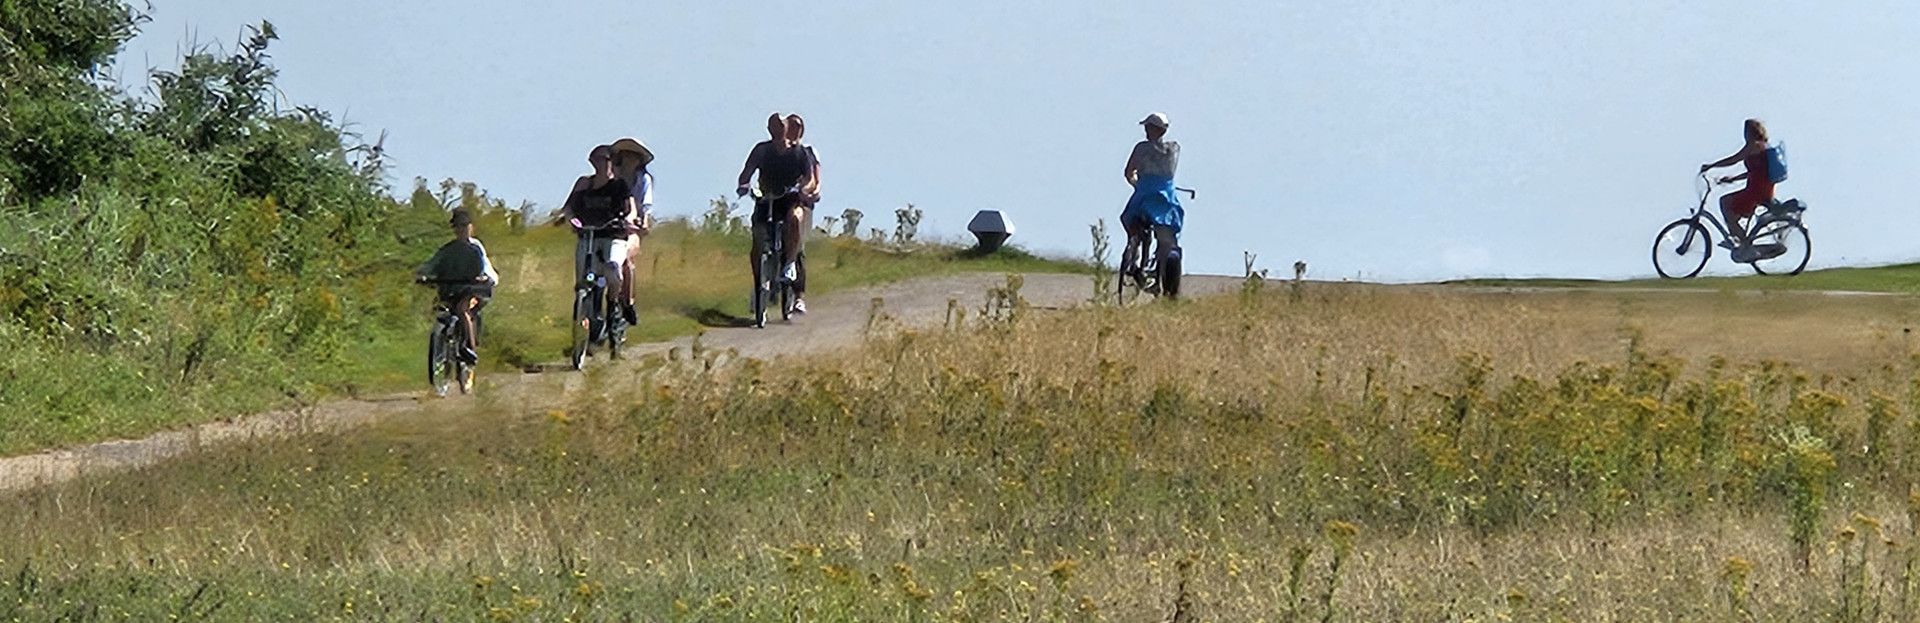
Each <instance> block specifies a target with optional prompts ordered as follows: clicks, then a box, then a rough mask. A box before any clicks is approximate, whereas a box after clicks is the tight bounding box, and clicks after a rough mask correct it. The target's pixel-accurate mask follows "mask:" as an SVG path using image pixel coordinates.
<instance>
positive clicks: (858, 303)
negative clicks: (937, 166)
mask: <svg viewBox="0 0 1920 623" xmlns="http://www.w3.org/2000/svg"><path fill="white" fill-rule="evenodd" d="M1023 279H1024V282H1025V283H1024V285H1023V286H1022V287H1021V290H1020V294H1021V296H1022V297H1023V298H1025V299H1026V300H1027V301H1028V303H1029V304H1030V305H1033V306H1035V307H1040V308H1053V309H1059V308H1068V307H1074V306H1078V305H1082V304H1084V303H1086V302H1087V299H1089V298H1090V297H1091V296H1092V294H1093V284H1092V281H1091V280H1090V278H1089V277H1087V276H1085V275H1056V274H1038V275H1026V276H1024V278H1023ZM1239 282H1240V281H1239V280H1238V279H1233V278H1224V277H1199V276H1196V277H1189V278H1188V280H1187V285H1185V289H1186V290H1187V291H1188V292H1191V293H1192V294H1193V295H1196V296H1204V295H1208V294H1214V293H1218V292H1222V291H1227V290H1230V289H1232V288H1234V287H1237V285H1238V284H1239ZM1005 284H1006V276H1005V275H1002V274H971V275H955V276H949V277H933V278H925V279H916V280H909V281H905V282H901V283H896V284H890V285H884V286H876V287H872V288H863V289H859V290H853V291H848V292H841V293H833V294H828V295H823V296H821V297H819V298H817V299H815V300H813V301H810V303H811V307H812V308H813V312H812V313H810V314H808V315H806V316H803V317H801V318H799V319H797V320H796V321H795V322H794V323H793V324H791V325H786V324H775V325H770V326H768V327H767V328H766V329H764V330H759V329H748V328H716V329H710V330H708V331H707V333H706V334H705V335H702V336H700V338H699V339H700V342H701V344H702V345H703V346H704V347H706V348H715V349H722V350H730V351H732V352H735V353H738V355H739V356H743V357H752V358H760V359H768V358H774V357H781V356H802V355H807V354H814V353H820V352H825V351H832V350H836V349H841V348H847V347H851V346H853V345H856V344H859V343H860V340H861V338H862V336H863V335H864V334H865V332H866V328H867V323H868V321H869V318H870V317H871V316H872V312H873V310H875V309H876V308H875V305H878V311H880V312H882V313H884V314H886V315H887V316H889V317H891V318H893V319H894V320H895V321H898V322H900V323H902V324H904V325H907V326H918V327H924V326H937V325H939V324H940V323H942V322H944V321H945V319H946V316H947V314H948V307H949V301H952V302H953V303H952V304H953V305H958V306H960V307H962V308H965V309H966V310H967V315H968V316H969V317H972V316H974V315H976V314H977V313H978V311H979V309H980V308H981V306H982V305H983V304H984V303H985V302H986V300H987V292H988V290H990V289H992V288H995V287H999V286H1003V285H1005ZM876 301H878V302H877V303H876ZM693 340H694V338H693V337H686V338H681V339H677V340H672V341H667V342H657V343H649V344H631V345H628V348H627V352H628V353H631V356H630V357H629V359H638V358H640V357H641V356H644V355H647V354H655V353H664V352H668V351H670V350H672V349H675V348H688V347H690V346H691V345H692V344H693ZM588 365H589V366H590V367H591V366H597V365H605V360H590V361H589V362H588ZM581 383H582V377H581V375H580V374H578V373H574V372H573V371H571V370H566V369H565V367H564V366H560V365H554V366H548V367H547V368H546V371H545V372H542V373H531V374H517V373H507V374H498V375H491V376H488V377H487V378H485V379H482V381H481V383H480V384H481V385H482V388H481V389H482V392H483V394H484V396H485V399H487V400H493V401H500V402H503V403H505V404H516V403H517V404H520V405H522V406H525V407H529V408H536V407H538V406H540V405H542V404H550V403H552V402H553V399H554V398H555V397H556V396H559V395H562V394H564V392H566V391H569V390H571V389H577V388H578V387H579V386H580V385H581ZM472 400H473V399H471V398H452V399H436V398H432V397H431V396H430V395H429V394H427V393H426V392H424V391H422V392H414V393H408V394H399V395H394V396H389V397H384V398H377V399H357V400H355V399H347V400H334V401H328V402H323V403H320V404H317V405H313V406H309V407H306V408H302V409H292V410H284V411H275V412H270V413H263V414H258V415H252V416H247V417H241V418H236V419H233V420H229V421H222V422H212V423H208V424H202V425H199V426H194V427H191V428H187V429H183V430H177V431H168V432H163V433H158V434H154V435H150V436H147V437H143V438H140V439H130V440H119V441H107V442H101V443H95V444H89V445H84V446H79V447H74V448H67V449H61V450H50V451H45V452H39V453H35V454H27V455H22V456H15V457H8V458H0V492H7V491H19V490H23V489H28V488H33V487H38V486H42V485H47V484H52V483H58V482H64V481H67V480H71V479H73V478H76V477H79V476H81V475H84V474H90V473H96V472H106V471H116V470H124V469H133V468H138V467H142V466H146V465H152V464H155V463H158V462H161V461H165V460H167V459H169V458H173V457H176V456H180V455H183V454H186V453H189V452H193V451H195V450H197V449H200V448H203V447H207V446H210V445H214V444H223V443H233V442H240V441H247V440H252V439H259V438H280V437H288V436H292V435H298V434H305V433H314V432H328V431H341V430H347V429H351V428H355V427H360V426H365V425H367V424H370V423H373V422H375V421H378V420H381V419H383V418H388V417H393V416H396V415H402V414H408V413H420V412H423V411H425V410H458V409H464V408H470V407H471V406H472V404H473V402H472Z"/></svg>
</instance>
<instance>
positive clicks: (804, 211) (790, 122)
mask: <svg viewBox="0 0 1920 623" xmlns="http://www.w3.org/2000/svg"><path fill="white" fill-rule="evenodd" d="M806 136H807V120H805V119H802V118H800V115H798V114H792V115H787V138H788V139H789V140H791V141H793V144H794V145H796V146H798V147H799V148H800V149H803V150H806V152H807V172H808V174H809V175H810V177H809V178H808V181H807V186H806V187H805V188H802V189H800V203H801V205H800V206H799V207H797V208H795V213H796V214H801V215H802V216H801V217H800V220H798V221H795V222H796V223H798V226H796V227H792V228H789V229H788V232H787V233H788V237H789V238H792V239H795V240H796V241H794V242H789V243H787V246H788V247H791V248H794V249H798V253H796V254H795V256H794V257H795V258H797V259H795V260H794V266H795V270H794V272H795V274H796V276H797V278H796V279H794V280H793V313H796V314H804V313H807V301H806V298H805V296H806V293H807V245H806V239H805V236H806V234H807V232H808V231H810V230H812V229H813V212H814V206H815V205H818V204H819V203H820V157H819V156H818V155H815V154H814V152H813V146H812V145H808V144H806V143H803V142H800V139H802V138H805V137H806Z"/></svg>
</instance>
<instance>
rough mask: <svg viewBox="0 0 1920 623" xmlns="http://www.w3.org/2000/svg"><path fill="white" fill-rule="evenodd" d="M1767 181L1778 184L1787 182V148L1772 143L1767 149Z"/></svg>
mask: <svg viewBox="0 0 1920 623" xmlns="http://www.w3.org/2000/svg"><path fill="white" fill-rule="evenodd" d="M1767 179H1769V180H1772V181H1773V183H1775V184H1778V183H1781V182H1784V181H1787V146H1786V145H1784V144H1781V143H1774V144H1773V146H1771V147H1768V148H1767Z"/></svg>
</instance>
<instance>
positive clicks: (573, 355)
mask: <svg viewBox="0 0 1920 623" xmlns="http://www.w3.org/2000/svg"><path fill="white" fill-rule="evenodd" d="M589 307H590V305H588V303H587V295H586V291H585V290H575V291H574V295H573V349H572V352H569V353H567V358H568V361H569V363H572V364H573V369H575V370H579V369H581V368H584V367H586V365H587V349H588V348H591V347H592V346H593V345H592V344H591V343H590V342H591V341H592V340H593V331H591V329H592V328H593V327H592V322H593V310H592V309H589Z"/></svg>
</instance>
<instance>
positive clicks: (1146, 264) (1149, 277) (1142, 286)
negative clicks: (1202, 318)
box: [1115, 188, 1198, 305]
mask: <svg viewBox="0 0 1920 623" xmlns="http://www.w3.org/2000/svg"><path fill="white" fill-rule="evenodd" d="M1174 190H1175V191H1178V192H1183V193H1186V194H1187V199H1189V200H1191V199H1193V198H1195V197H1197V196H1198V193H1195V192H1194V191H1193V189H1191V188H1174ZM1165 229H1166V227H1165V226H1162V225H1153V226H1150V227H1148V228H1147V229H1146V231H1143V232H1141V233H1140V235H1138V236H1129V237H1128V239H1127V246H1129V247H1133V248H1137V249H1139V252H1138V253H1137V254H1135V255H1134V256H1133V257H1135V258H1138V261H1139V262H1140V265H1139V266H1137V267H1136V266H1131V265H1129V263H1128V260H1127V256H1126V255H1125V254H1122V256H1121V260H1120V276H1119V279H1120V285H1119V287H1118V288H1116V289H1115V290H1116V292H1115V294H1116V296H1117V298H1118V301H1119V303H1120V304H1122V305H1125V304H1128V303H1131V302H1134V301H1137V300H1139V299H1140V295H1141V294H1143V293H1145V294H1151V295H1153V296H1155V297H1161V298H1168V299H1177V298H1180V277H1181V274H1182V270H1181V268H1182V267H1181V264H1182V262H1181V259H1180V255H1181V249H1180V244H1179V240H1180V236H1179V234H1177V233H1170V235H1168V236H1167V239H1169V240H1173V241H1174V244H1173V247H1172V248H1170V249H1159V250H1156V249H1155V248H1154V247H1155V246H1156V245H1155V244H1154V241H1156V240H1159V235H1160V232H1162V231H1164V230H1165ZM1156 251H1163V252H1165V255H1166V259H1165V261H1162V260H1161V258H1160V253H1159V252H1156ZM1129 278H1131V279H1132V281H1133V287H1131V288H1129V287H1127V285H1128V284H1127V281H1128V279H1129Z"/></svg>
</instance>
